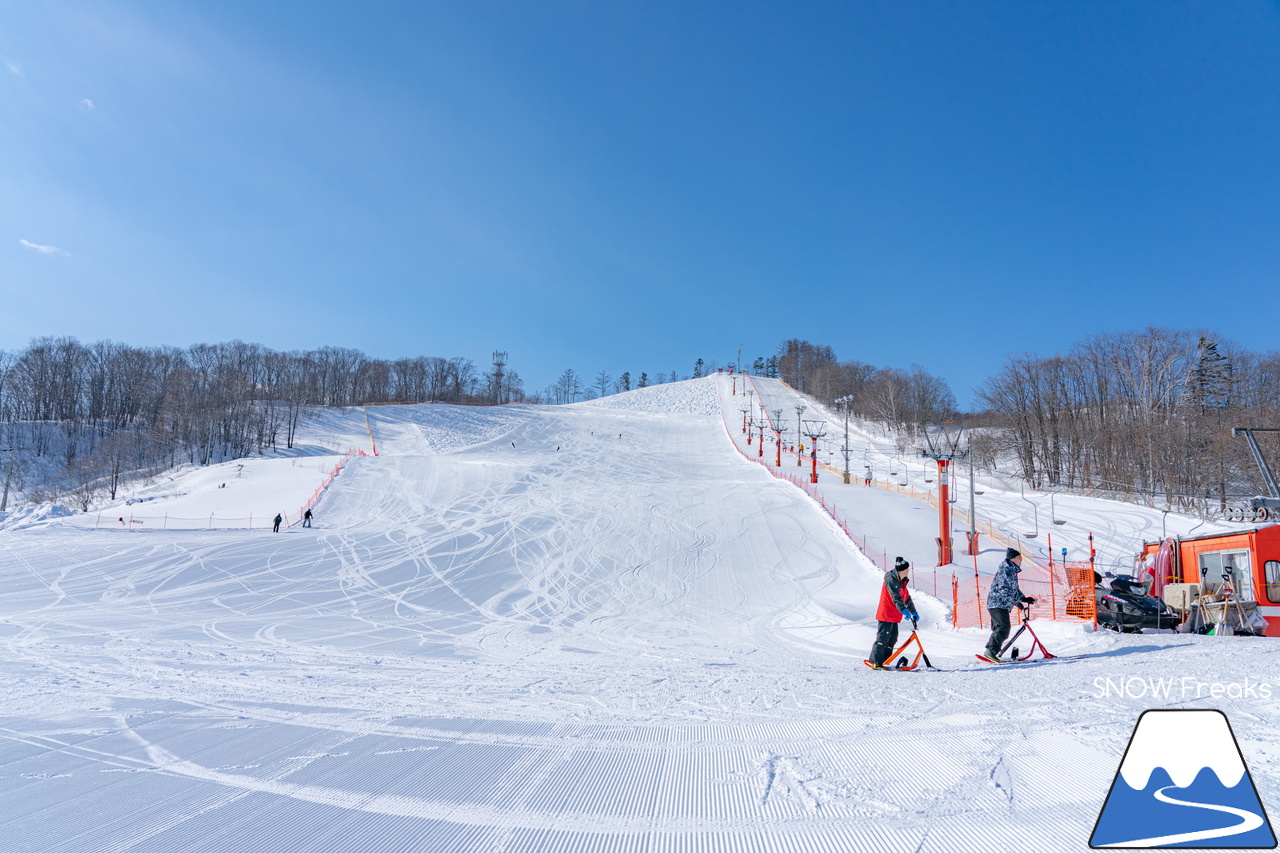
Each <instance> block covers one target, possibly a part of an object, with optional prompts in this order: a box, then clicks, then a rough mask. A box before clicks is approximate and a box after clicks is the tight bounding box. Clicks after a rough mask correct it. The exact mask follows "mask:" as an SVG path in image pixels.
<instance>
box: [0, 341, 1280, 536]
mask: <svg viewBox="0 0 1280 853" xmlns="http://www.w3.org/2000/svg"><path fill="white" fill-rule="evenodd" d="M726 364H733V365H734V367H735V368H738V367H740V365H739V364H738V363H737V361H736V360H734V361H731V362H726ZM716 369H717V367H716V362H715V361H712V362H709V363H708V362H706V361H704V360H703V359H698V360H697V362H696V363H695V364H694V365H692V371H691V374H689V375H686V376H684V377H683V378H689V377H690V375H691V376H692V377H699V376H703V375H706V374H709V373H712V372H714V371H715V370H716ZM749 369H750V370H751V371H752V372H755V373H757V374H763V375H769V376H775V377H778V378H780V379H782V380H783V381H785V382H787V383H788V384H790V385H791V386H792V387H794V388H796V389H797V390H799V391H802V392H804V393H806V394H808V395H810V396H812V397H814V398H816V399H818V400H819V401H821V402H823V403H826V404H829V405H833V406H834V405H836V401H837V400H843V401H844V402H845V403H846V404H847V405H848V408H849V411H850V413H851V414H852V415H853V416H854V417H856V418H858V419H860V420H862V421H864V422H866V423H867V425H868V426H872V427H873V428H874V429H876V430H878V431H881V432H884V433H888V434H891V435H895V436H897V437H898V441H899V444H901V445H902V447H903V448H905V447H908V446H915V445H918V443H919V438H920V436H919V433H920V430H921V428H922V427H924V426H925V425H928V424H938V423H961V424H964V425H966V426H969V427H971V438H972V440H973V449H974V455H975V459H976V460H977V462H978V464H979V465H981V466H983V467H987V468H999V469H1000V470H1003V471H1008V472H1011V473H1014V474H1017V475H1018V476H1021V477H1024V478H1026V480H1027V481H1028V483H1029V484H1031V485H1033V486H1036V487H1078V488H1088V489H1105V490H1109V491H1113V492H1116V493H1121V494H1123V493H1131V494H1133V495H1136V496H1138V497H1139V498H1140V499H1145V500H1147V501H1148V502H1152V501H1154V500H1156V499H1160V500H1163V501H1164V502H1166V503H1167V504H1168V505H1170V506H1182V507H1187V508H1191V507H1199V508H1201V509H1205V508H1209V507H1211V506H1217V507H1218V508H1219V509H1222V508H1225V507H1226V505H1227V503H1228V502H1229V500H1230V499H1231V498H1232V497H1235V496H1240V495H1245V494H1256V493H1261V492H1263V491H1264V487H1263V484H1262V479H1261V477H1260V476H1259V473H1258V468H1257V465H1256V464H1255V462H1254V460H1253V457H1252V456H1251V455H1250V453H1249V450H1248V446H1247V444H1246V443H1245V441H1244V440H1243V439H1242V438H1239V437H1236V436H1233V435H1232V433H1231V428H1232V427H1237V426H1248V427H1270V426H1280V353H1278V352H1270V353H1257V352H1253V351H1250V350H1248V349H1246V348H1244V347H1241V346H1239V345H1237V344H1234V343H1232V342H1230V341H1226V340H1224V339H1222V338H1221V337H1220V336H1218V335H1216V334H1214V333H1212V332H1208V331H1185V330H1172V329H1162V328H1154V327H1153V328H1148V329H1145V330H1142V331H1139V332H1131V333H1115V334H1103V335H1095V336H1092V337H1089V338H1086V339H1084V340H1082V341H1080V342H1078V343H1077V344H1075V345H1074V346H1073V347H1072V348H1071V349H1070V350H1068V351H1067V352H1065V353H1057V354H1054V355H1052V356H1041V355H1036V354H1032V353H1021V354H1013V355H1010V356H1008V358H1007V360H1006V362H1005V364H1004V366H1003V367H1002V368H1001V370H1000V371H999V372H998V373H997V374H996V375H994V376H992V377H990V378H988V379H987V380H986V381H985V382H984V383H983V384H982V386H981V387H980V388H979V389H978V392H977V401H978V403H979V406H978V410H977V411H974V412H964V413H962V412H959V411H957V406H956V398H955V395H954V394H953V393H952V391H951V389H950V387H949V386H948V385H947V382H946V381H945V380H944V379H942V378H941V377H939V376H937V375H935V374H933V373H931V372H929V371H928V370H926V369H925V368H924V367H922V366H920V365H912V366H911V367H910V368H906V369H904V368H898V367H882V366H876V365H873V364H869V363H866V362H862V361H858V360H844V361H842V360H840V359H838V358H837V357H836V354H835V351H834V349H833V348H832V347H831V346H829V345H825V344H815V343H812V342H809V341H806V340H801V339H794V338H793V339H790V340H786V341H783V342H782V343H781V344H779V345H778V348H777V351H776V352H775V353H773V354H771V355H769V356H768V357H760V358H757V359H756V360H755V361H754V363H753V364H752V365H751V366H750V368H749ZM680 378H682V377H680V376H679V375H678V374H677V373H676V371H671V372H670V373H669V374H668V373H664V372H657V373H655V374H654V375H653V376H652V377H651V376H650V375H649V374H648V373H646V372H641V373H639V374H637V375H636V376H635V377H634V378H633V376H632V374H631V373H630V372H629V371H628V372H624V373H623V374H621V375H620V376H619V377H618V378H617V379H615V378H613V377H612V376H610V375H609V374H607V373H606V372H604V371H601V372H599V373H598V374H596V376H595V378H594V381H586V380H584V379H583V378H582V377H581V376H580V375H579V374H578V373H577V372H576V371H574V370H572V369H568V370H566V371H565V372H564V373H563V374H562V375H561V376H560V377H559V379H558V380H557V381H556V382H555V383H553V384H552V385H550V386H548V387H547V389H546V390H545V391H544V392H543V393H542V394H531V395H527V394H526V393H525V391H524V387H523V383H522V381H521V379H520V376H519V374H518V373H516V372H515V371H514V370H510V369H508V367H507V354H506V353H499V352H495V353H494V363H493V365H492V367H491V368H488V369H484V370H482V369H480V368H478V367H477V366H476V365H475V364H474V363H473V362H472V361H470V360H469V359H465V358H442V357H434V356H419V357H413V358H401V359H394V360H387V359H377V358H369V357H368V356H366V355H365V354H363V353H361V352H359V351H358V350H353V349H345V348H339V347H323V348H320V349H316V350H310V351H305V352H303V351H291V352H279V351H275V350H272V349H269V348H267V347H264V346H262V345H260V344H252V343H244V342H243V341H231V342H228V343H217V344H198V345H195V346H191V347H187V348H185V349H183V348H177V347H132V346H128V345H125V344H120V343H115V342H111V341H102V342H97V343H93V344H82V343H80V342H79V341H77V340H75V339H73V338H51V337H46V338H38V339H36V340H33V341H32V342H31V343H30V344H29V345H28V346H27V347H25V348H24V349H22V350H18V351H12V352H9V351H3V350H0V481H2V485H3V491H2V492H0V511H2V510H3V509H5V508H6V506H7V504H8V502H9V494H10V491H11V489H17V490H19V491H22V492H23V493H24V494H25V496H26V497H27V498H29V499H33V500H69V501H71V502H73V503H76V504H79V505H80V506H81V507H82V508H87V507H88V506H90V505H92V504H94V503H95V502H99V501H101V500H103V499H114V498H115V496H116V494H117V492H118V491H119V489H120V487H121V485H122V484H123V483H124V482H126V481H128V480H129V479H132V478H138V477H145V476H148V475H150V474H153V473H157V472H159V471H162V470H165V469H168V468H170V467H173V466H174V465H177V464H180V463H187V464H196V465H205V464H209V463H212V462H217V461H222V460H226V459H231V458H238V457H243V456H247V455H250V454H254V453H265V452H270V451H279V450H282V449H283V450H288V449H290V448H292V447H293V444H294V440H295V436H296V434H297V430H298V427H299V424H300V423H301V422H302V420H303V419H304V418H305V417H307V415H308V413H309V412H311V411H314V410H315V409H317V408H319V407H327V406H355V405H362V404H366V403H368V404H372V403H405V402H428V401H437V402H447V403H457V404H465V405H493V404H503V403H510V402H529V403H544V402H546V403H570V402H574V401H576V400H579V399H589V398H591V397H596V396H605V395H607V394H611V393H619V392H625V391H628V390H631V389H632V388H639V387H645V386H647V385H652V384H657V383H660V382H668V381H671V382H674V381H677V380H679V379H680ZM1277 436H1280V434H1269V433H1264V434H1262V435H1261V436H1260V438H1261V439H1262V440H1263V447H1264V449H1265V450H1267V452H1268V453H1269V454H1276V453H1277V448H1280V441H1278V440H1277ZM1237 503H1238V501H1237Z"/></svg>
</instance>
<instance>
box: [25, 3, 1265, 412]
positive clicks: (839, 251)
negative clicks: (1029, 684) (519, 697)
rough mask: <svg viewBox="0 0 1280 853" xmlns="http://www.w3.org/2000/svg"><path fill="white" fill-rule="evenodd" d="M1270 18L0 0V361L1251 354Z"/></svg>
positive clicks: (1145, 6) (1200, 10) (842, 8)
mask: <svg viewBox="0 0 1280 853" xmlns="http://www.w3.org/2000/svg"><path fill="white" fill-rule="evenodd" d="M1278 143H1280V7H1278V6H1277V4H1276V3H1274V2H1244V1H1243V0H1241V2H1165V0H1159V2H1146V3H1122V2H1105V3H1104V2H1097V3H1088V2H1082V3H1045V2H1027V0H1013V2H999V3H983V2H932V3H931V2H910V3H903V2H888V3H871V2H839V3H804V4H795V3H781V2H779V3H769V4H764V3H713V2H705V3H687V2H654V0H644V2H615V3H611V2H537V3H518V2H510V0H508V1H507V2H483V0H480V1H479V2H477V1H476V0H469V1H468V2H465V3H461V2H457V3H372V4H369V3H337V2H323V0H313V2H305V3H304V2H261V0H260V1H259V2H232V1H231V0H221V2H218V3H194V2H192V3H182V2H176V0H165V2H133V3H130V2H115V3H87V2H26V0H3V2H0V292H2V293H3V305H4V309H3V311H0V348H5V349H16V348H19V347H21V346H23V345H25V344H26V343H27V341H28V340H29V339H30V338H32V337H34V336H38V335H47V334H49V335H73V336H76V337H78V338H80V339H81V340H84V341H93V340H99V339H103V338H111V339H114V340H119V341H123V342H126V343H130V344H135V345H152V344H174V345H179V346H185V345H187V344H191V343H197V342H207V341H220V340H231V339H233V338H240V339H242V340H248V341H256V342H259V343H262V344H265V345H267V346H269V347H272V348H276V349H293V348H312V347H318V346H324V345H334V346H350V347H355V348H358V349H361V350H363V351H364V352H366V353H368V354H369V355H372V356H379V357H391V358H394V357H399V356H402V355H442V356H465V357H468V358H472V359H473V360H475V361H476V362H477V363H478V364H479V365H481V366H484V365H486V363H487V362H488V359H489V354H490V353H491V351H493V350H494V349H505V350H507V351H509V352H510V358H511V366H512V367H513V368H514V369H515V370H517V371H518V372H519V373H520V374H521V376H522V377H523V379H524V381H525V385H526V388H527V390H530V391H538V390H541V389H542V388H544V387H545V386H546V385H547V384H549V383H551V382H552V381H553V380H554V379H555V378H556V376H558V375H559V373H560V372H561V371H563V370H564V369H565V368H566V367H572V368H574V369H575V370H577V371H578V372H580V373H582V374H584V375H585V376H586V377H588V378H591V377H594V376H595V374H596V373H597V372H598V371H600V370H605V371H607V372H609V373H610V374H612V375H613V376H617V375H618V374H620V373H621V372H622V371H624V370H629V371H631V372H632V373H633V375H638V374H639V372H640V371H647V372H649V373H650V375H652V374H654V373H657V372H659V371H662V372H670V371H671V370H676V371H678V372H679V373H680V374H681V375H685V374H687V373H689V372H690V371H691V369H692V365H693V362H694V361H695V360H696V359H697V358H700V357H701V358H704V359H707V360H712V359H716V360H718V361H719V362H720V363H722V364H723V363H726V362H727V361H728V360H730V359H732V358H733V357H734V356H735V355H736V353H737V351H738V349H739V348H741V349H742V353H743V358H744V360H749V359H751V358H754V357H755V356H756V355H768V354H769V353H771V352H773V351H774V350H775V348H776V347H777V345H778V344H779V342H781V341H782V340H784V339H786V338H790V337H803V338H808V339H809V340H812V341H814V342H816V343H823V344H829V345H830V346H832V347H833V348H834V349H835V351H836V354H837V355H838V356H839V357H840V358H842V359H850V358H856V359H860V360H863V361H868V362H871V363H874V364H879V365H892V366H902V367H905V366H908V365H910V364H911V363H913V362H914V363H919V364H922V365H924V366H925V367H926V368H927V369H929V370H931V371H933V372H935V373H938V374H940V375H942V376H944V377H945V378H946V379H947V380H948V381H949V382H950V383H951V385H952V388H953V390H955V392H956V394H957V396H958V397H959V398H960V401H961V403H962V404H967V403H969V402H970V401H971V399H972V389H973V388H974V387H975V386H976V385H978V384H979V383H980V382H982V380H983V379H984V378H986V377H987V376H989V375H991V374H992V373H993V372H994V371H996V370H997V369H998V368H999V366H1000V365H1001V363H1002V362H1003V361H1004V359H1005V357H1006V355H1008V354H1009V353H1014V352H1023V351H1032V352H1037V353H1040V354H1044V355H1047V354H1051V353H1053V352H1055V351H1058V350H1061V349H1065V348H1067V347H1069V346H1070V345H1071V344H1072V343H1073V342H1075V341H1076V340H1079V339H1080V338H1082V337H1085V336H1087V335H1089V334H1092V333H1094V332H1099V331H1120V330H1125V329H1139V328H1142V327H1143V326H1146V325H1148V324H1157V325H1165V326H1171V327H1176V328H1200V327H1207V328H1210V329H1214V330H1216V331H1218V332H1219V333H1221V334H1222V335H1224V336H1226V337H1228V338H1230V339H1233V340H1236V341H1238V342H1240V343H1242V344H1244V345H1246V346H1249V347H1252V348H1254V349H1259V350H1272V349H1275V348H1277V346H1278V345H1280V342H1278V341H1277V336H1276V334H1275V328H1276V325H1277V320H1278V319H1280V310H1277V308H1276V307H1275V302H1274V296H1273V294H1274V293H1275V292H1276V290H1277V285H1278V284H1280V281H1278V276H1280V273H1278V270H1280V227H1278V226H1280V144H1278Z"/></svg>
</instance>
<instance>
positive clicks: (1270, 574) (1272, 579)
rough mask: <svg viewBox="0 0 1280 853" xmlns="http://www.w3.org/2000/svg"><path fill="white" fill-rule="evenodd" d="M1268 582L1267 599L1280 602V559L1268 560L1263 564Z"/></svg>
mask: <svg viewBox="0 0 1280 853" xmlns="http://www.w3.org/2000/svg"><path fill="white" fill-rule="evenodd" d="M1262 571H1263V575H1264V579H1265V580H1266V583H1267V600H1268V601H1271V602H1275V603H1280V560H1267V561H1266V562H1265V563H1263V564H1262Z"/></svg>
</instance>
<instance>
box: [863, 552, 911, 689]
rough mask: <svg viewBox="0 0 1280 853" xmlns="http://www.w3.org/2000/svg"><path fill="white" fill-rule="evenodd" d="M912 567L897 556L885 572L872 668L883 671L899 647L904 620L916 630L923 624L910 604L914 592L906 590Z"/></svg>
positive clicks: (877, 609)
mask: <svg viewBox="0 0 1280 853" xmlns="http://www.w3.org/2000/svg"><path fill="white" fill-rule="evenodd" d="M910 569H911V564H910V563H908V562H907V561H906V560H904V559H902V558H901V557H895V558H894V561H893V568H892V569H890V570H889V571H887V572H885V573H884V587H883V588H881V590H880V606H879V607H877V608H876V620H877V623H878V624H877V628H876V643H875V645H874V646H872V647H871V663H872V667H871V668H872V669H884V663H885V661H887V660H888V659H889V655H891V654H893V650H894V648H895V647H896V646H897V645H898V625H899V623H901V622H902V620H903V618H904V617H905V618H907V619H910V620H911V626H912V627H913V628H914V627H915V625H916V623H917V622H919V621H920V614H919V613H917V612H916V609H915V605H914V604H912V602H911V590H909V589H907V572H908V571H910Z"/></svg>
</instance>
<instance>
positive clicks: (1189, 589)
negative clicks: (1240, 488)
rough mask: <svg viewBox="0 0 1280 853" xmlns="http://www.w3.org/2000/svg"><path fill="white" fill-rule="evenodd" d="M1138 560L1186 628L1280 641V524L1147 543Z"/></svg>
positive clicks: (1149, 583) (1150, 583)
mask: <svg viewBox="0 0 1280 853" xmlns="http://www.w3.org/2000/svg"><path fill="white" fill-rule="evenodd" d="M1139 558H1140V560H1141V566H1140V567H1139V568H1138V569H1137V570H1135V574H1136V575H1138V577H1139V579H1140V580H1143V581H1146V582H1147V586H1148V589H1150V590H1151V592H1152V593H1154V594H1156V595H1159V596H1160V597H1161V598H1163V600H1164V601H1165V602H1166V603H1167V604H1168V605H1169V606H1170V607H1171V608H1172V609H1174V610H1175V611H1177V612H1178V613H1179V615H1180V616H1181V617H1182V620H1183V622H1182V626H1181V629H1182V630H1191V631H1198V632H1201V633H1207V632H1208V631H1209V630H1210V629H1211V627H1212V626H1218V631H1219V632H1223V631H1224V630H1225V631H1227V632H1230V633H1236V634H1256V635H1264V636H1267V637H1280V525H1275V524H1272V525H1268V526H1266V527H1258V528H1255V529H1253V530H1244V531H1235V532H1232V533H1218V534H1209V535H1206V536H1196V537H1190V538H1186V539H1177V538H1172V537H1171V538H1169V539H1166V540H1164V541H1163V542H1144V543H1143V546H1142V553H1141V554H1140V555H1139ZM1223 626H1226V627H1225V629H1224V627H1223Z"/></svg>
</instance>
